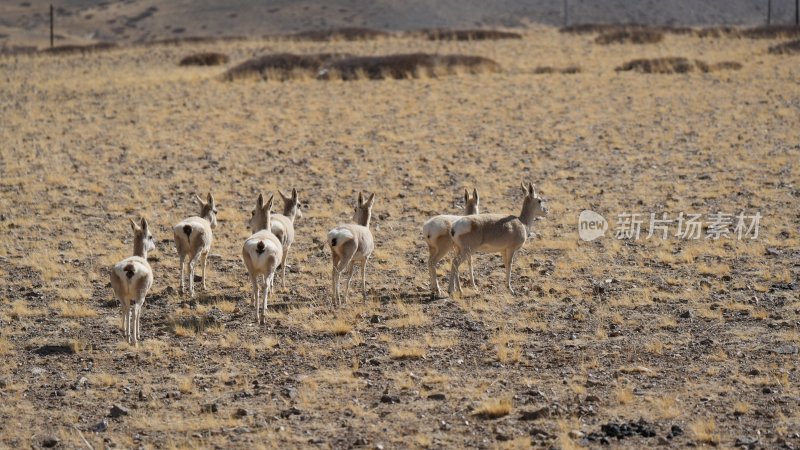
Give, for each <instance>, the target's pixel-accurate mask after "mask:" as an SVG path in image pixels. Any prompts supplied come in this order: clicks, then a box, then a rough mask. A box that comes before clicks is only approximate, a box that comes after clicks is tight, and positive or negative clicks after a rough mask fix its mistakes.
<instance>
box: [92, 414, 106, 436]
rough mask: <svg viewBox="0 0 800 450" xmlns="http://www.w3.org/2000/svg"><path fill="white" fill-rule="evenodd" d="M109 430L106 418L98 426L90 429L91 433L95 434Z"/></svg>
mask: <svg viewBox="0 0 800 450" xmlns="http://www.w3.org/2000/svg"><path fill="white" fill-rule="evenodd" d="M107 429H108V419H106V418H105V417H104V418H103V420H101V421H100V422H97V423H96V424H94V426H92V427H91V428H89V431H92V432H94V433H102V432H104V431H106V430H107Z"/></svg>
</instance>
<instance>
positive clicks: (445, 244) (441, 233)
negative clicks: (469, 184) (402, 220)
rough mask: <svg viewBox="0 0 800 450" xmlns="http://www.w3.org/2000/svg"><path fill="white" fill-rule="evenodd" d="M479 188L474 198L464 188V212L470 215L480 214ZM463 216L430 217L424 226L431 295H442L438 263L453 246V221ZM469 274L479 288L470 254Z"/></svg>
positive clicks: (474, 191) (473, 191)
mask: <svg viewBox="0 0 800 450" xmlns="http://www.w3.org/2000/svg"><path fill="white" fill-rule="evenodd" d="M478 204H479V199H478V190H477V189H473V190H472V198H470V196H469V191H467V190H466V189H464V214H465V215H467V216H469V215H472V214H478V212H479V210H478ZM461 217H463V216H455V215H449V214H442V215H439V216H435V217H432V218H430V219H428V221H427V222H425V224H424V225H423V226H422V236H423V237H424V238H425V242H427V243H428V252H429V253H430V256H429V258H428V271H429V272H430V276H431V296H432V297H434V298H435V297H438V296H441V295H442V293H441V292H442V291H441V289H440V288H439V280H438V279H437V278H436V265H437V264H438V263H439V261H441V260H442V258H444V257H445V255H447V253H448V252H449V251H450V249H451V248H453V238H452V236H450V230H451V228H452V227H453V223H455V221H457V220H458V219H460V218H461ZM468 261H469V274H470V278H471V279H472V287H473V288H476V289H477V286H476V285H475V272H474V271H473V269H472V255H470V256H469V259H468ZM456 283H457V286H459V288H460V286H461V282H460V280H458V279H456Z"/></svg>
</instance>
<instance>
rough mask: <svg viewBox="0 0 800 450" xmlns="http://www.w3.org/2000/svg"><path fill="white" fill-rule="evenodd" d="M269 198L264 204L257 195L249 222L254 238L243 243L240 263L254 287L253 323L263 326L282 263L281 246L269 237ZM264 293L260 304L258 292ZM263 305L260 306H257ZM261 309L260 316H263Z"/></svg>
mask: <svg viewBox="0 0 800 450" xmlns="http://www.w3.org/2000/svg"><path fill="white" fill-rule="evenodd" d="M271 208H272V196H271V195H270V197H269V200H267V203H266V204H265V203H264V196H263V195H261V194H258V199H257V200H256V209H254V210H253V214H252V217H251V218H250V223H249V225H250V230H251V231H252V232H253V235H252V236H250V237H249V238H247V240H246V241H244V245H243V246H242V259H243V260H244V265H245V266H246V267H247V272H248V273H249V274H250V282H251V283H252V285H253V304H254V305H255V307H256V321H257V322H258V323H261V324H263V323H264V322H265V321H266V317H267V301H268V300H269V291H270V290H272V283H273V282H274V280H275V271H276V270H277V269H278V264H280V262H281V260H282V259H283V246H282V245H281V241H280V240H279V239H278V238H277V237H276V236H275V235H274V234H272V231H270V229H271V225H272V217H271V212H270V209H271ZM262 285H263V288H262ZM262 289H263V295H264V300H263V303H262V302H260V301H259V300H260V298H261V296H260V291H261V290H262ZM259 303H262V304H259ZM262 305H263V313H262Z"/></svg>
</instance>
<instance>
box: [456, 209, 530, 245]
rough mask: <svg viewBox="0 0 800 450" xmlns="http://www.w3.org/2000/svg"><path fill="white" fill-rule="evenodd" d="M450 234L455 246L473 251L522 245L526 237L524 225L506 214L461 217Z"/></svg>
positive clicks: (515, 217)
mask: <svg viewBox="0 0 800 450" xmlns="http://www.w3.org/2000/svg"><path fill="white" fill-rule="evenodd" d="M450 233H451V236H452V237H453V241H454V242H455V243H456V245H458V246H459V247H468V248H471V249H473V250H491V249H501V248H506V247H509V246H510V245H511V246H515V245H517V244H518V245H522V244H524V243H525V241H526V240H527V237H528V233H527V230H526V229H525V225H524V224H523V223H522V222H521V221H520V220H519V218H518V217H517V216H514V215H506V214H475V215H472V216H465V217H462V218H460V219H459V220H457V221H456V222H455V223H454V224H453V227H452V230H451V232H450Z"/></svg>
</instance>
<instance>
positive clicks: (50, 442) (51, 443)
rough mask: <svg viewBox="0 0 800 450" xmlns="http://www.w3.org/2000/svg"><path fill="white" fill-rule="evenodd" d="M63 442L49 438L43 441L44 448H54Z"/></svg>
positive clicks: (55, 438)
mask: <svg viewBox="0 0 800 450" xmlns="http://www.w3.org/2000/svg"><path fill="white" fill-rule="evenodd" d="M59 442H61V441H60V440H59V439H58V438H57V437H48V438H45V439H44V440H43V441H42V447H44V448H53V447H55V446H56V445H58V443H59Z"/></svg>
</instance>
